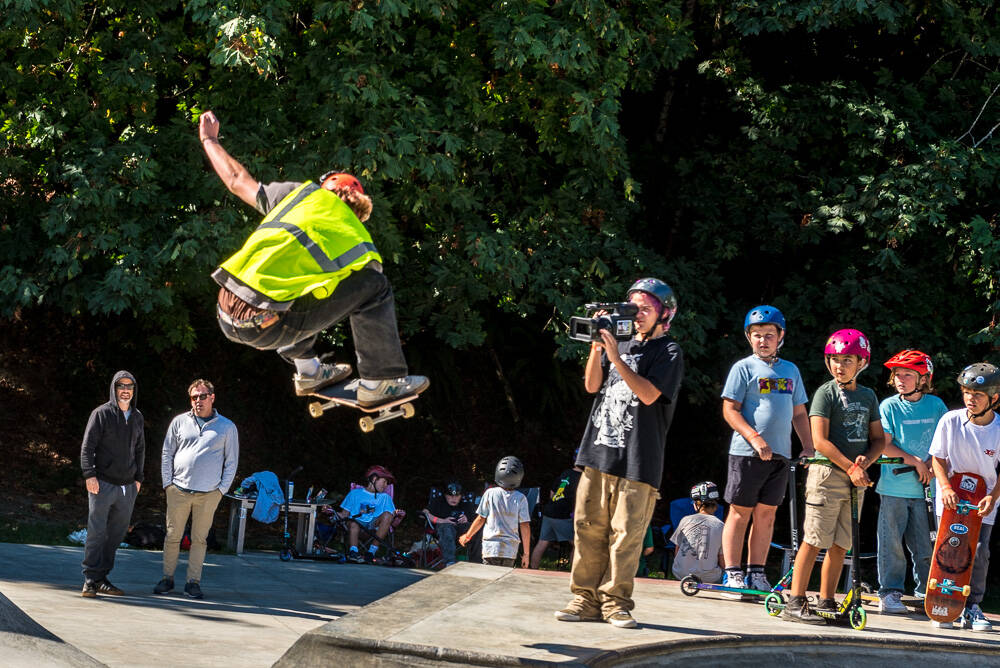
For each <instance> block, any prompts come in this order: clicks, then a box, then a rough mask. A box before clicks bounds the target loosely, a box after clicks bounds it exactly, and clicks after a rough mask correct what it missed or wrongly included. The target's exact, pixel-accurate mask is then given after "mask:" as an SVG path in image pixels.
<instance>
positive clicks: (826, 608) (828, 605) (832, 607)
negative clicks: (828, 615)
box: [816, 598, 837, 612]
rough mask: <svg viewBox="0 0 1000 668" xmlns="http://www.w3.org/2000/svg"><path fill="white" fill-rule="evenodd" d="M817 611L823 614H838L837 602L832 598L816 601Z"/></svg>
mask: <svg viewBox="0 0 1000 668" xmlns="http://www.w3.org/2000/svg"><path fill="white" fill-rule="evenodd" d="M816 609H817V610H822V611H823V612H837V601H836V600H835V599H832V598H821V599H819V600H818V601H816Z"/></svg>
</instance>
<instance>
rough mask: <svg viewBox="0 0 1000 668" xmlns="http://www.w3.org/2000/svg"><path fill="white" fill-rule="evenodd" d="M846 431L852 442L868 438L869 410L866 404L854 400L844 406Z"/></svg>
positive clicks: (848, 438)
mask: <svg viewBox="0 0 1000 668" xmlns="http://www.w3.org/2000/svg"><path fill="white" fill-rule="evenodd" d="M841 396H843V395H841ZM844 431H845V432H846V433H847V440H848V441H850V442H851V443H859V442H863V441H867V440H868V410H867V409H866V408H865V405H864V404H862V403H860V402H857V401H852V402H850V403H848V404H847V405H846V406H844Z"/></svg>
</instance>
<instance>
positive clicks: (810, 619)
mask: <svg viewBox="0 0 1000 668" xmlns="http://www.w3.org/2000/svg"><path fill="white" fill-rule="evenodd" d="M781 618H782V619H785V620H787V621H789V622H799V623H800V624H815V625H819V624H826V621H825V620H824V619H823V618H822V617H820V616H819V615H817V614H816V613H815V612H813V611H812V610H810V609H809V603H808V602H807V601H806V597H805V596H789V597H788V605H786V606H785V609H784V611H783V612H782V613H781Z"/></svg>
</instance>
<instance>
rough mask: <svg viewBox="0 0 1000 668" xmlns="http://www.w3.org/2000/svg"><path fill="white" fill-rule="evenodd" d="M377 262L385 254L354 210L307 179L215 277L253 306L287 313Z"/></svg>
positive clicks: (285, 199) (223, 264)
mask: <svg viewBox="0 0 1000 668" xmlns="http://www.w3.org/2000/svg"><path fill="white" fill-rule="evenodd" d="M372 260H375V261H377V262H381V261H382V256H381V255H379V252H378V249H376V248H375V244H374V243H372V238H371V235H370V234H368V230H367V229H365V226H364V225H362V224H361V221H360V220H358V217H357V216H356V215H354V212H353V211H351V208H350V207H349V206H347V204H345V203H344V202H343V200H341V199H340V198H339V197H337V196H336V195H335V194H333V193H332V192H330V191H329V190H324V189H323V188H321V187H320V186H319V185H317V184H316V183H314V182H312V181H306V182H305V183H303V184H302V185H301V186H299V187H298V188H296V189H295V190H293V191H292V192H290V193H289V194H288V195H287V196H286V197H285V198H284V199H283V200H281V201H280V202H279V203H278V205H277V206H275V207H274V208H273V209H271V211H270V213H268V214H267V216H265V217H264V220H263V222H261V224H260V226H258V227H257V229H256V230H254V231H253V233H252V234H251V235H250V237H249V238H248V239H247V240H246V243H244V244H243V248H241V249H240V250H238V251H237V252H236V253H235V254H234V255H233V256H232V257H230V258H229V259H228V260H226V261H225V262H223V263H222V266H220V267H219V268H218V269H216V270H215V272H214V273H213V274H212V278H214V279H215V280H216V282H217V283H219V284H220V285H222V286H223V287H225V288H228V289H229V290H230V291H231V292H233V293H234V294H236V296H238V297H240V298H241V299H242V300H243V301H245V302H247V303H248V304H251V305H253V306H256V307H258V308H265V309H270V310H274V311H286V310H288V309H289V308H290V307H291V305H292V302H294V301H295V300H296V299H298V298H299V297H301V296H303V295H306V294H312V295H313V296H314V297H316V298H317V299H325V298H326V297H329V296H330V295H331V294H332V293H333V291H334V290H335V289H336V288H337V284H338V283H340V281H342V280H344V278H346V277H347V276H348V274H350V273H351V272H352V271H358V270H359V269H361V268H363V267H364V266H365V265H367V264H368V263H369V262H371V261H372Z"/></svg>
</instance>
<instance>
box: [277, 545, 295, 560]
mask: <svg viewBox="0 0 1000 668" xmlns="http://www.w3.org/2000/svg"><path fill="white" fill-rule="evenodd" d="M278 558H279V559H281V560H282V561H291V560H292V550H291V548H288V547H283V548H281V551H280V552H278Z"/></svg>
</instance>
